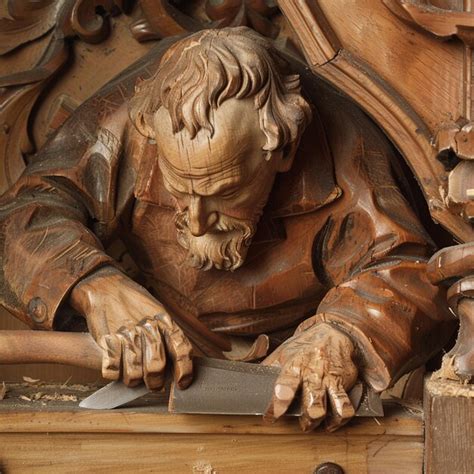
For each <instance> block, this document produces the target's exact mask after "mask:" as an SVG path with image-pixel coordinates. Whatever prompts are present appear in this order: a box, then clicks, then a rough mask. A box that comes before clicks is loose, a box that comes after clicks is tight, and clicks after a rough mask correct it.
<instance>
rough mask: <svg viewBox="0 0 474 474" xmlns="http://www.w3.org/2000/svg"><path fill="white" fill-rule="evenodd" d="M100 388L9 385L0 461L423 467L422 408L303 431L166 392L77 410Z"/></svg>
mask: <svg viewBox="0 0 474 474" xmlns="http://www.w3.org/2000/svg"><path fill="white" fill-rule="evenodd" d="M93 389H94V388H93V387H80V386H58V385H45V384H41V383H36V384H33V383H30V384H23V385H15V386H12V385H10V386H8V392H7V397H8V398H6V399H4V400H2V401H0V460H1V462H0V470H1V471H2V472H6V473H17V472H35V473H43V472H48V473H50V472H53V473H54V472H99V473H100V472H107V473H108V472H119V473H120V472H171V473H173V472H179V473H182V472H192V473H208V474H210V473H212V472H219V473H220V472H230V473H232V472H239V473H242V472H244V473H245V472H272V473H273V472H276V473H278V472H308V473H309V472H313V471H314V469H315V468H316V467H317V466H318V465H319V464H321V463H323V462H335V463H337V464H339V465H340V466H342V467H343V469H344V470H345V472H346V473H349V474H350V473H364V472H374V473H380V472H391V473H397V472H400V473H403V474H410V473H417V474H419V473H421V470H422V460H423V459H422V458H423V430H422V420H421V414H420V411H419V410H416V409H415V410H412V409H410V410H407V409H405V408H402V407H400V406H399V405H394V404H388V405H386V416H385V417H384V418H378V419H375V418H358V419H355V420H353V421H352V422H351V423H350V424H349V425H347V426H346V427H344V428H343V429H341V430H339V431H337V432H335V433H326V432H325V431H324V430H322V429H321V430H317V431H316V432H314V433H311V434H303V433H302V432H301V431H300V429H299V425H298V423H297V421H296V419H285V420H282V421H281V422H278V423H277V424H275V425H268V424H266V423H264V422H263V420H262V419H261V417H252V416H245V417H244V416H204V415H172V414H168V413H167V412H166V394H161V395H160V394H153V395H149V396H146V397H145V398H143V399H141V400H140V401H137V402H134V403H135V405H134V406H131V407H129V408H122V409H118V410H113V411H92V410H81V409H79V408H78V407H77V402H78V401H79V400H80V399H81V398H84V397H86V396H87V395H88V394H89V393H90V392H91V390H93ZM38 394H40V395H41V396H40V397H38ZM54 394H56V396H53V397H51V395H54ZM35 395H36V396H37V398H38V399H37V400H36V401H30V400H35ZM51 398H53V399H52V400H51ZM71 398H74V399H75V401H72V400H71ZM387 466H388V467H390V470H389V471H387V470H386V469H385V467H387Z"/></svg>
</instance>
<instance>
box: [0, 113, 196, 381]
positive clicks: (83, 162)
mask: <svg viewBox="0 0 474 474" xmlns="http://www.w3.org/2000/svg"><path fill="white" fill-rule="evenodd" d="M115 118H116V117H115ZM114 123H115V124H117V120H115V121H114ZM124 123H125V124H126V117H125V118H124ZM113 131H114V132H115V134H112V133H111V130H110V129H104V128H99V130H98V132H97V133H96V134H95V135H94V136H93V137H92V138H93V139H92V141H91V142H90V143H89V144H87V146H84V147H83V149H82V150H81V153H80V156H78V157H77V159H75V160H71V159H70V160H69V161H68V160H67V159H62V160H56V159H55V158H54V157H53V159H49V160H48V159H46V160H44V161H41V160H40V161H39V162H36V164H35V165H34V166H31V167H28V168H27V169H26V171H25V173H24V174H23V176H22V177H21V178H20V179H19V181H18V182H17V183H16V185H15V186H14V187H13V188H11V189H10V190H9V191H8V192H7V193H6V194H5V195H3V196H2V198H1V200H0V225H1V233H0V235H1V237H2V238H1V240H0V242H1V246H2V247H1V257H2V259H3V265H2V272H3V274H2V275H1V284H2V288H1V291H0V294H1V298H2V301H1V302H2V304H3V305H4V306H5V307H6V308H7V309H9V310H10V311H11V312H12V313H13V314H15V315H16V316H17V317H18V318H19V319H21V320H23V321H24V322H25V323H27V324H28V325H29V326H31V327H33V328H38V329H63V330H64V329H69V328H71V326H72V324H71V321H73V320H74V319H77V318H78V317H77V316H74V314H75V313H76V314H77V313H78V314H79V316H83V317H84V318H85V320H86V322H87V326H88V328H89V330H90V332H91V334H92V335H93V337H94V338H95V340H96V341H97V342H98V343H99V344H100V345H101V346H102V348H103V350H104V358H103V375H104V376H105V377H106V378H109V379H113V380H117V379H119V378H123V380H124V382H126V383H127V384H129V385H134V384H136V383H138V382H140V381H141V380H142V379H143V380H145V382H146V383H147V384H148V385H149V386H150V387H153V388H159V387H160V386H161V385H162V384H163V379H164V368H165V364H166V355H169V357H170V358H171V359H172V360H173V362H174V366H175V378H176V380H177V382H178V385H181V386H185V385H187V384H189V382H190V380H191V373H192V362H191V345H190V344H189V342H188V341H187V339H186V338H185V336H184V334H183V333H182V331H181V330H180V328H179V327H178V326H177V325H176V324H175V323H174V322H173V321H172V319H171V318H170V316H169V315H168V314H167V313H166V311H165V310H164V308H163V306H162V305H161V304H160V303H159V302H158V301H157V300H156V299H155V298H153V296H152V295H150V294H149V293H148V292H147V291H146V290H145V289H144V288H142V287H141V286H140V285H138V284H137V283H135V282H134V281H133V280H131V279H130V278H129V277H128V276H126V275H125V274H124V273H122V272H121V271H120V269H119V268H118V267H117V265H116V262H115V261H114V260H113V259H112V258H111V257H110V256H109V255H107V254H106V252H105V251H104V248H103V246H102V243H101V241H100V239H99V238H98V237H97V235H96V234H95V233H94V232H93V231H92V230H91V229H92V228H94V229H96V228H97V223H99V225H101V224H107V223H108V222H107V221H109V223H110V222H112V223H113V222H115V221H116V220H117V219H116V218H117V215H116V214H117V213H118V211H117V210H116V209H115V208H114V206H115V202H116V195H115V188H116V186H117V183H116V181H117V179H116V173H117V169H118V157H119V155H120V154H121V151H122V146H121V142H120V139H118V138H115V139H114V137H117V136H120V134H119V133H118V132H117V131H115V130H113ZM80 145H81V144H80V143H79V144H78V147H80ZM56 151H57V150H56ZM53 155H54V156H57V154H54V153H53ZM56 161H59V166H58V163H56ZM111 226H113V224H111ZM74 310H75V311H74Z"/></svg>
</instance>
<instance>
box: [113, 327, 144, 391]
mask: <svg viewBox="0 0 474 474" xmlns="http://www.w3.org/2000/svg"><path fill="white" fill-rule="evenodd" d="M118 336H119V337H120V338H121V340H122V380H123V383H124V384H125V385H128V386H129V387H135V386H136V385H138V384H139V383H141V382H142V380H143V365H142V339H141V335H140V331H137V330H135V329H133V330H129V329H121V330H120V334H118Z"/></svg>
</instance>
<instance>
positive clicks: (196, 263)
mask: <svg viewBox="0 0 474 474" xmlns="http://www.w3.org/2000/svg"><path fill="white" fill-rule="evenodd" d="M174 220H175V225H176V229H177V240H178V243H179V244H180V245H181V246H182V247H183V248H185V249H186V250H188V262H189V264H190V265H191V266H192V267H194V268H198V269H200V270H210V269H211V268H212V267H215V268H217V269H218V270H221V269H222V270H231V271H232V270H236V269H237V268H239V267H240V266H241V265H242V264H243V262H244V260H245V256H246V254H247V249H248V246H249V245H250V243H251V240H252V237H253V235H254V234H255V226H254V225H253V224H252V223H251V222H248V221H243V220H239V219H235V218H232V217H228V216H224V215H219V218H218V220H217V221H216V223H215V224H214V225H213V226H212V228H211V229H209V230H208V232H206V234H204V235H203V236H200V237H196V236H194V235H192V234H191V231H190V230H189V227H188V222H189V217H188V213H187V211H184V212H178V213H177V214H176V215H175V219H174Z"/></svg>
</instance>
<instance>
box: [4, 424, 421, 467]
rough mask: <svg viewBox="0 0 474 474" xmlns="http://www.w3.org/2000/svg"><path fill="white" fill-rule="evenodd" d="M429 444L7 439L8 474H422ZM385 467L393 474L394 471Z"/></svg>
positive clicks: (242, 438) (236, 438)
mask: <svg viewBox="0 0 474 474" xmlns="http://www.w3.org/2000/svg"><path fill="white" fill-rule="evenodd" d="M422 445H423V443H422V440H421V438H417V439H413V438H412V437H408V438H407V439H403V438H397V439H395V440H393V439H389V440H386V441H383V440H381V439H380V436H372V437H370V436H356V437H340V436H333V435H330V434H328V435H325V436H324V437H323V438H322V437H319V436H308V435H303V434H299V435H284V436H265V435H232V436H225V435H202V434H199V435H198V434H195V435H176V434H167V435H162V434H161V435H160V434H154V435H150V434H133V435H132V434H123V435H120V434H88V435H83V434H61V433H52V434H49V435H48V436H46V435H40V434H10V435H5V434H2V435H0V459H2V462H3V466H2V467H3V470H4V471H5V472H7V473H9V474H10V473H19V472H35V473H48V474H49V473H56V472H94V473H101V472H104V473H109V472H114V473H120V472H134V473H135V472H167V473H168V472H169V473H175V472H176V473H187V472H192V473H209V474H210V473H214V472H217V473H234V472H235V473H237V472H238V473H246V472H249V473H250V472H252V473H255V472H258V473H270V472H271V473H280V472H282V473H283V472H285V473H288V472H303V473H304V472H307V473H312V472H313V471H314V469H315V468H316V467H317V466H318V465H319V464H321V463H323V462H328V461H332V462H335V463H337V464H339V465H340V466H341V467H342V468H343V469H344V472H345V473H346V474H351V473H357V474H361V473H364V472H374V473H380V472H390V473H391V474H393V473H403V474H411V473H417V474H419V473H421V469H422V464H421V461H422V459H421V458H422V449H423V447H422ZM384 466H390V469H387V468H386V467H384Z"/></svg>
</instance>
